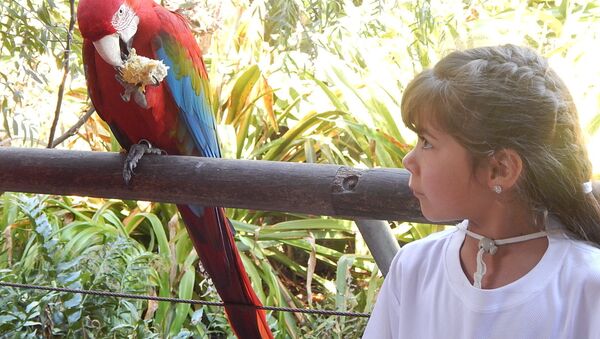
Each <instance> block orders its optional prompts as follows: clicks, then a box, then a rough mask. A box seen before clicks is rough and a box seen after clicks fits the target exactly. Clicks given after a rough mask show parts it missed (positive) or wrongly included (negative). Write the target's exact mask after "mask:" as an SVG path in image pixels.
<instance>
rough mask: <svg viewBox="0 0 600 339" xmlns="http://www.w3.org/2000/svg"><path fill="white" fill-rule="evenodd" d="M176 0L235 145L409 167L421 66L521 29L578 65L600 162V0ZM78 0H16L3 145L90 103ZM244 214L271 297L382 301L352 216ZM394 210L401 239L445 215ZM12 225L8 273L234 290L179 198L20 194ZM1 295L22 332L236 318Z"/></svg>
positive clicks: (245, 246) (243, 149)
mask: <svg viewBox="0 0 600 339" xmlns="http://www.w3.org/2000/svg"><path fill="white" fill-rule="evenodd" d="M164 2H165V5H167V6H170V7H171V8H172V9H174V10H178V11H180V12H183V13H184V14H185V15H187V16H188V17H189V18H190V20H191V23H192V27H193V29H194V31H195V33H196V34H197V38H198V42H199V44H200V45H201V46H202V47H203V50H204V51H205V61H206V64H207V67H208V70H209V74H210V78H211V83H212V86H213V95H214V99H215V100H214V105H215V107H214V108H215V112H217V120H218V122H219V126H218V128H219V135H220V139H221V142H222V146H223V149H224V154H225V156H226V157H228V158H244V159H264V160H281V161H296V162H317V163H336V164H345V165H349V166H356V167H376V166H381V167H400V166H401V159H402V157H403V156H404V154H405V153H406V152H407V151H408V150H409V149H410V147H411V146H410V145H411V144H412V143H413V142H414V136H413V135H411V134H410V132H408V131H407V130H406V129H404V128H403V127H402V124H401V121H400V115H399V99H400V96H401V93H402V89H403V88H404V86H405V85H406V84H407V83H408V81H409V80H410V79H411V78H412V77H413V76H414V75H415V73H417V72H419V71H420V70H421V69H423V68H425V67H428V66H431V65H432V64H433V63H435V61H436V60H438V59H439V58H440V57H441V56H442V55H444V54H445V53H446V52H447V51H449V50H452V49H456V48H466V47H473V46H480V45H486V44H499V43H507V42H510V43H516V44H526V45H529V46H531V47H533V48H535V49H537V50H538V51H540V52H541V53H542V54H544V55H545V56H547V57H548V58H549V59H550V61H551V64H552V65H553V66H554V67H555V68H556V69H557V70H558V72H559V73H560V74H561V75H562V76H563V78H565V80H566V81H567V83H568V84H569V86H570V88H571V90H572V92H573V95H574V97H575V100H576V101H577V104H578V106H579V109H580V113H581V116H582V124H583V126H584V127H585V128H586V130H587V131H588V132H590V139H589V140H590V151H591V154H592V157H593V160H594V164H595V168H596V171H598V169H599V168H600V167H598V165H600V163H599V161H600V154H598V153H597V152H598V151H597V150H599V151H600V148H599V147H594V145H595V143H597V142H598V137H597V136H596V134H595V133H594V132H595V131H596V130H597V128H598V126H599V125H600V116H599V115H598V103H599V102H600V88H599V86H600V85H598V82H597V79H599V78H600V66H599V63H598V62H597V60H600V40H599V39H600V37H599V35H600V32H599V29H600V24H599V21H600V6H599V3H598V2H597V1H568V0H563V1H538V0H532V1H527V2H521V1H510V0H503V1H494V2H489V1H483V0H479V1H450V0H439V1H423V0H421V1H412V0H411V1H408V0H405V1H403V0H397V1H392V0H389V1H372V0H371V1H369V0H362V1H361V0H354V1H349V0H346V1H343V0H290V1H278V0H254V1H250V0H224V1H216V0H215V1H209V0H204V1H203V0H191V1H187V2H181V1H164ZM71 17H72V13H71V11H70V2H69V1H67V0H45V1H42V0H17V1H8V2H7V1H4V2H2V3H0V53H1V58H0V89H1V90H0V108H1V111H2V116H1V119H2V123H1V124H0V145H1V146H21V147H22V146H26V147H45V146H46V145H48V144H49V143H50V144H53V143H52V142H49V138H50V135H51V134H53V133H55V136H54V137H53V138H52V139H53V140H56V139H57V137H58V136H61V135H63V134H65V133H66V132H68V130H69V128H71V127H72V126H74V125H76V124H77V121H78V119H79V118H80V117H82V116H84V115H85V114H86V113H87V112H90V113H91V110H90V103H89V100H88V98H87V94H86V89H85V82H84V78H83V74H82V63H81V37H80V35H79V33H78V31H77V30H76V27H75V29H73V30H72V31H71V30H70V28H69V27H70V26H69V23H70V20H71ZM70 32H72V39H71V38H70ZM66 50H69V52H68V53H65V51H66ZM67 61H68V62H67ZM63 79H65V81H64V82H63ZM61 84H63V85H64V86H61ZM61 88H63V89H64V90H61ZM56 112H60V115H59V116H58V120H57V122H58V124H57V128H56V130H55V131H54V132H53V129H52V122H53V120H54V119H55V117H56V116H57V114H56ZM65 137H66V140H64V141H62V142H61V143H59V144H58V145H57V147H61V148H69V149H88V150H97V151H117V150H118V149H119V147H118V145H117V144H116V142H115V140H114V138H113V137H112V136H111V134H110V132H109V131H108V129H107V128H106V125H105V124H104V123H103V122H102V121H101V120H100V119H99V118H98V117H97V116H96V115H92V116H91V118H89V119H87V120H85V123H84V124H83V125H82V126H81V127H80V128H78V129H77V130H76V131H75V132H74V133H67V134H66V135H65ZM61 139H62V138H61ZM0 161H1V159H0ZM228 214H229V216H230V218H231V219H232V221H233V223H234V225H235V228H236V229H237V231H238V232H237V235H236V237H237V241H238V246H239V248H240V250H241V251H242V258H243V260H244V264H245V265H246V268H247V270H248V273H249V275H250V277H251V280H252V283H253V285H254V287H255V289H256V290H257V292H258V294H259V296H260V298H261V299H262V300H263V302H264V303H265V304H267V305H273V306H299V307H312V308H326V309H338V310H344V311H358V312H369V311H370V310H371V308H372V305H373V302H374V300H375V297H376V293H377V290H378V288H379V287H380V284H381V282H382V278H381V275H380V273H379V272H378V271H377V268H376V266H375V265H374V262H373V260H372V258H371V257H370V254H369V252H368V249H367V248H366V246H365V245H364V242H363V241H362V238H361V237H360V234H358V232H357V230H356V227H355V225H354V224H353V223H352V222H350V221H345V220H335V219H330V218H320V217H316V216H306V215H292V214H286V213H271V212H269V213H267V212H261V211H249V210H238V209H229V210H228ZM392 226H393V231H394V234H395V235H396V236H397V237H398V240H399V241H401V242H408V241H412V240H414V239H416V238H420V237H422V236H425V235H427V234H428V233H430V232H433V231H436V230H437V229H438V227H435V226H430V225H411V224H408V223H402V222H394V223H393V224H392ZM0 231H2V232H1V235H0V280H2V281H12V282H21V283H32V284H41V285H55V286H61V287H74V288H86V289H101V290H111V291H117V292H129V293H139V294H148V295H160V296H178V297H183V298H199V299H207V300H218V295H217V294H216V293H215V291H214V289H213V288H212V286H211V283H210V280H209V279H208V278H207V277H206V276H205V275H204V274H203V271H202V268H201V266H200V265H199V263H198V260H197V255H196V254H195V252H194V251H193V250H192V245H191V242H190V240H189V239H188V238H187V235H186V233H185V229H184V227H183V225H182V224H181V221H180V219H179V216H178V215H177V213H176V209H175V208H174V207H173V206H171V205H168V204H157V203H148V202H134V201H115V200H102V199H92V198H79V197H55V196H41V195H35V196H34V195H27V194H21V193H5V194H4V195H2V196H1V197H0ZM0 303H1V304H2V305H4V306H3V308H2V311H0V333H3V335H4V336H6V337H39V336H44V337H51V336H65V337H72V336H78V337H84V336H85V337H88V336H89V337H106V336H113V337H165V336H170V337H176V338H186V337H190V336H195V337H206V336H209V335H214V336H217V337H223V336H231V335H232V334H231V330H230V329H229V328H228V325H227V322H226V319H225V318H224V315H223V313H222V309H220V308H215V307H196V306H194V307H191V306H189V305H177V306H176V305H170V304H166V303H152V302H150V303H148V302H142V301H131V300H124V299H119V300H117V299H110V298H100V297H91V296H82V295H73V294H58V293H47V292H36V291H30V290H17V289H12V288H1V289H0ZM269 322H270V324H271V326H272V329H273V331H274V333H276V335H277V337H280V338H287V337H292V338H297V337H302V338H305V337H307V338H311V337H323V336H327V337H330V336H332V337H339V338H341V337H344V338H346V337H359V336H360V334H361V333H362V331H363V329H364V326H365V324H366V319H361V318H338V317H322V316H309V315H299V314H289V313H279V312H270V313H269Z"/></svg>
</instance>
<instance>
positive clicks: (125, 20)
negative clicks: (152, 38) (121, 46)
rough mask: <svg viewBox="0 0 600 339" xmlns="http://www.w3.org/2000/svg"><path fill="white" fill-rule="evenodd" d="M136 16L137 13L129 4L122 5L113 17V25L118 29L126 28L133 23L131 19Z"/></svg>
mask: <svg viewBox="0 0 600 339" xmlns="http://www.w3.org/2000/svg"><path fill="white" fill-rule="evenodd" d="M134 16H135V13H134V12H133V10H132V9H131V8H129V7H128V6H127V5H121V7H119V10H118V11H117V12H116V13H115V15H114V16H113V18H112V24H113V27H114V28H115V29H116V30H117V31H120V30H123V29H125V28H126V27H127V26H128V25H129V24H131V21H132V20H133V18H134Z"/></svg>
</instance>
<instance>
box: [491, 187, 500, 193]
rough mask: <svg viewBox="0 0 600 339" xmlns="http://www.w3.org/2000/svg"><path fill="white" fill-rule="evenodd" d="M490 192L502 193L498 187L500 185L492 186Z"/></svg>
mask: <svg viewBox="0 0 600 339" xmlns="http://www.w3.org/2000/svg"><path fill="white" fill-rule="evenodd" d="M492 190H493V191H494V192H496V193H497V194H500V193H502V186H500V185H494V187H492Z"/></svg>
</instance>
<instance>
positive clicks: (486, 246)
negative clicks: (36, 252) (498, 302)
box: [459, 226, 548, 288]
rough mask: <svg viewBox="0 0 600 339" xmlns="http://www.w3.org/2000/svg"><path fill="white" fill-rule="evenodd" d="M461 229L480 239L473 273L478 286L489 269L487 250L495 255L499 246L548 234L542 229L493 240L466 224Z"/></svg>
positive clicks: (479, 286)
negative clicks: (475, 231)
mask: <svg viewBox="0 0 600 339" xmlns="http://www.w3.org/2000/svg"><path fill="white" fill-rule="evenodd" d="M459 229H461V230H463V231H465V232H466V233H467V235H468V236H470V237H471V238H475V239H477V240H479V251H477V271H475V274H473V286H475V287H476V288H481V280H483V276H484V275H485V272H486V270H487V268H486V265H485V262H483V254H484V253H486V252H487V253H489V254H491V255H494V254H495V253H496V251H498V246H501V245H506V244H512V243H516V242H523V241H528V240H532V239H537V238H541V237H545V236H546V235H547V234H548V233H546V232H545V231H541V232H537V233H531V234H526V235H521V236H518V237H512V238H506V239H500V240H492V239H490V238H486V237H484V236H482V235H480V234H477V233H474V232H472V231H469V230H468V229H467V228H466V226H462V227H460V226H459Z"/></svg>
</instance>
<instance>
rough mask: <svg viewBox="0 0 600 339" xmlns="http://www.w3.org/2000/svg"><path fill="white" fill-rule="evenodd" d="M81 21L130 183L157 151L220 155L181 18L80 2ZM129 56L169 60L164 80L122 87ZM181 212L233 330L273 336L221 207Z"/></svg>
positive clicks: (146, 1) (130, 4) (138, 2)
mask: <svg viewBox="0 0 600 339" xmlns="http://www.w3.org/2000/svg"><path fill="white" fill-rule="evenodd" d="M77 23H78V26H79V31H80V32H81V36H82V38H83V52H82V55H83V65H84V70H85V76H86V83H87V87H88V93H89V96H90V99H91V101H92V104H93V106H94V108H95V109H96V111H97V112H98V114H99V116H100V117H101V118H102V119H103V120H104V121H105V122H106V123H107V124H108V126H109V127H110V129H111V131H112V132H113V134H114V136H115V138H116V139H117V141H118V142H119V144H120V145H121V146H122V147H123V148H124V149H126V150H129V152H128V156H127V159H126V161H125V166H124V179H125V181H126V182H128V181H129V180H130V178H131V175H132V174H133V169H134V168H135V164H136V163H137V160H139V157H141V155H143V154H147V153H156V152H157V151H156V150H160V152H159V153H162V152H164V153H167V154H170V155H188V156H200V157H214V158H218V157H221V150H220V148H219V143H218V139H217V133H216V123H215V117H214V114H213V108H212V107H213V105H212V104H211V99H210V95H209V93H210V88H209V82H208V74H207V70H206V66H205V64H204V61H203V58H202V52H201V50H200V47H199V46H198V44H197V43H196V40H195V39H194V36H193V34H192V31H191V29H190V26H189V24H188V22H187V20H186V19H185V18H184V17H183V16H182V15H180V14H178V13H176V12H172V11H169V10H168V9H166V8H164V7H162V6H161V5H159V4H158V3H155V2H154V1H153V0H81V1H79V5H78V7H77ZM132 51H135V53H137V55H140V56H144V57H147V58H150V59H153V60H160V61H161V62H162V63H164V64H165V65H166V67H168V69H167V73H166V76H165V77H164V79H163V80H162V81H161V80H160V79H158V78H153V81H152V83H151V84H150V85H148V86H139V85H135V84H129V83H126V82H124V81H123V79H122V73H121V70H122V68H123V65H124V63H125V62H126V60H127V58H128V56H129V55H130V53H131V52H132ZM177 208H178V210H179V212H180V214H181V217H182V219H183V221H184V223H185V225H186V229H187V231H188V234H189V236H190V238H191V240H192V242H193V245H194V248H195V249H196V252H197V253H198V256H199V258H200V260H201V262H202V265H203V266H204V268H205V270H206V272H207V273H208V275H209V276H210V278H211V279H212V282H213V284H214V286H215V288H216V290H217V292H218V293H219V295H220V297H221V299H222V301H223V302H224V304H225V312H226V314H227V318H228V320H229V323H230V324H231V327H232V329H233V331H234V333H235V334H236V335H237V336H238V337H239V338H273V334H272V333H271V331H270V328H269V325H268V323H267V320H266V316H265V312H264V310H262V309H260V308H258V307H260V306H262V304H261V302H260V300H259V298H258V296H257V295H256V293H255V292H254V290H253V288H252V286H251V283H250V280H249V278H248V275H247V273H246V271H245V269H244V266H243V263H242V260H241V257H240V254H239V252H238V250H237V247H236V245H235V241H234V231H233V227H232V226H231V223H230V221H229V220H228V219H227V217H226V216H225V212H224V209H223V208H221V207H205V206H196V205H192V204H190V205H185V204H178V205H177ZM257 306H258V307H257Z"/></svg>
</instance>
